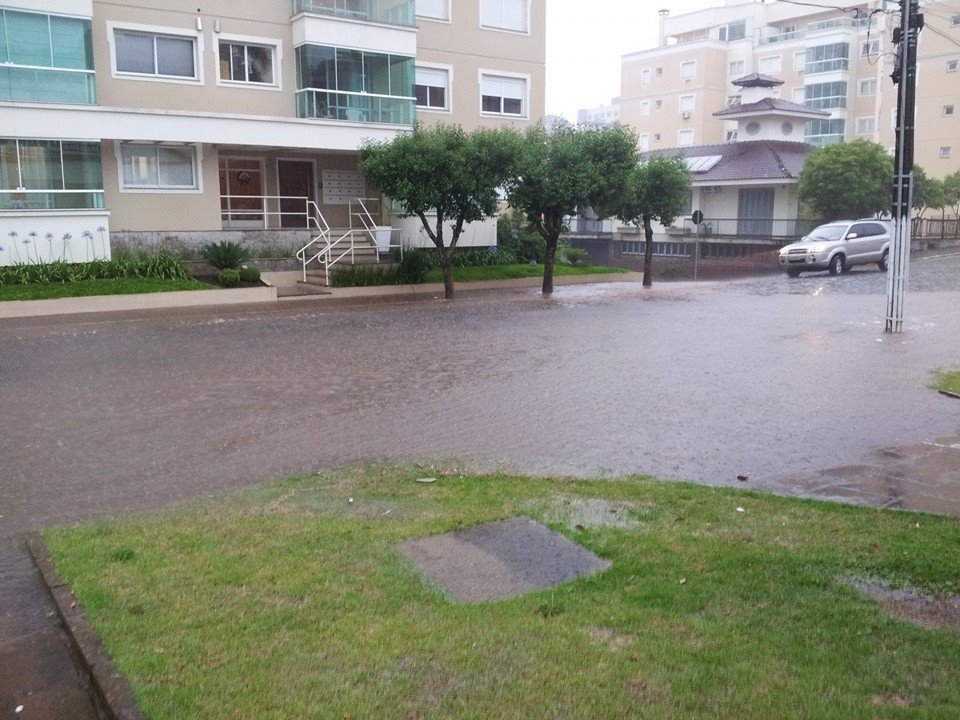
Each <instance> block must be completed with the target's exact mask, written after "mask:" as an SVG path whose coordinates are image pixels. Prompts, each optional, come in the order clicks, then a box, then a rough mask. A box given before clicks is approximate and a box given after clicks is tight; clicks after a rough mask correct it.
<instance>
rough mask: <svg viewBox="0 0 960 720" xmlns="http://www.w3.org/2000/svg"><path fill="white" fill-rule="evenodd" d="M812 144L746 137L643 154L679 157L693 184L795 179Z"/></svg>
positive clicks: (811, 149) (811, 148)
mask: <svg viewBox="0 0 960 720" xmlns="http://www.w3.org/2000/svg"><path fill="white" fill-rule="evenodd" d="M813 149H814V148H813V146H812V145H809V144H807V143H802V142H789V141H785V140H747V141H741V142H732V143H722V144H720V145H695V146H690V147H679V148H668V149H664V150H655V151H652V152H649V153H646V156H647V157H650V156H652V155H663V156H666V157H682V158H683V159H684V160H685V161H686V163H687V167H688V168H689V169H690V175H691V177H690V179H691V181H692V182H693V184H694V185H711V184H716V183H736V182H742V181H756V180H784V181H790V180H794V181H795V180H796V179H797V178H798V177H799V175H800V170H802V169H803V161H804V158H806V157H807V155H809V154H810V153H811V152H812V151H813Z"/></svg>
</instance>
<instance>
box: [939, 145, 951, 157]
mask: <svg viewBox="0 0 960 720" xmlns="http://www.w3.org/2000/svg"><path fill="white" fill-rule="evenodd" d="M940 157H941V158H943V159H944V160H946V159H947V158H949V157H950V146H949V145H944V146H942V147H941V148H940Z"/></svg>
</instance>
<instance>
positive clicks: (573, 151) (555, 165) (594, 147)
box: [507, 124, 637, 295]
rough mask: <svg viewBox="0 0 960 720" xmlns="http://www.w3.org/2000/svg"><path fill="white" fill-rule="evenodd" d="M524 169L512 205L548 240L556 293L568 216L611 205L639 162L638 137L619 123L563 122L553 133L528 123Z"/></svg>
mask: <svg viewBox="0 0 960 720" xmlns="http://www.w3.org/2000/svg"><path fill="white" fill-rule="evenodd" d="M523 139H524V144H523V149H522V156H521V160H520V166H519V172H518V175H517V177H516V178H515V180H514V181H513V182H511V183H510V184H509V185H508V190H507V196H508V199H509V201H510V204H511V205H512V206H513V207H514V208H517V209H518V210H521V211H522V212H523V213H524V214H525V215H526V217H527V219H528V221H529V222H530V224H531V226H532V227H533V228H534V229H535V230H536V231H537V232H538V233H539V234H540V236H541V237H542V238H543V239H544V240H545V241H546V250H545V252H544V258H543V285H542V292H543V294H544V295H549V294H551V293H552V292H553V265H554V260H555V258H556V253H557V244H558V243H559V241H560V233H561V232H563V229H564V218H566V217H568V216H570V215H573V214H575V213H576V212H577V211H578V210H580V209H584V208H586V207H597V206H608V205H609V204H610V198H611V196H613V195H616V194H619V193H620V192H622V185H623V183H624V182H625V181H626V178H627V176H628V175H629V173H630V170H631V169H632V168H633V167H634V165H635V164H636V162H637V138H636V135H634V133H633V131H632V130H630V129H628V128H626V127H623V126H620V125H615V126H607V127H580V126H573V125H569V124H561V125H560V126H558V127H557V128H556V129H555V130H554V131H553V132H552V133H547V132H546V130H545V129H544V128H543V126H542V125H536V126H534V127H531V128H528V129H527V131H526V132H525V133H524V135H523Z"/></svg>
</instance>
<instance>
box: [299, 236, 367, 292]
mask: <svg viewBox="0 0 960 720" xmlns="http://www.w3.org/2000/svg"><path fill="white" fill-rule="evenodd" d="M348 234H351V235H352V236H353V239H352V243H351V242H350V239H349V238H347V237H345V236H347V235H348ZM330 237H331V238H334V242H336V239H338V238H344V239H343V240H341V241H340V242H339V243H337V245H335V246H334V248H333V253H332V255H333V258H334V259H335V263H334V265H333V266H331V271H332V270H333V268H336V267H337V266H344V265H378V264H382V261H381V259H380V256H379V254H378V252H377V246H376V244H375V243H374V242H373V240H372V239H371V238H370V235H369V234H368V233H367V232H365V231H364V230H362V229H361V230H358V229H357V228H352V229H351V228H331V230H330ZM318 249H319V248H318ZM344 253H346V254H344ZM341 254H344V255H343V257H339V256H340V255H341ZM337 258H339V259H337ZM305 282H306V284H308V285H315V286H316V285H319V286H323V287H326V284H327V274H326V268H325V267H324V265H322V264H320V263H312V264H311V265H310V266H308V267H307V271H306V281H305ZM301 284H302V281H301Z"/></svg>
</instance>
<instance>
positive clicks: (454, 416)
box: [0, 255, 960, 718]
mask: <svg viewBox="0 0 960 720" xmlns="http://www.w3.org/2000/svg"><path fill="white" fill-rule="evenodd" d="M910 288H911V291H910V294H909V296H908V298H907V302H906V315H907V319H906V330H905V332H904V333H902V334H899V335H888V334H885V333H884V315H885V311H886V296H885V276H884V275H883V274H881V273H879V272H877V271H876V270H874V269H858V270H856V271H854V272H852V273H850V274H849V275H847V276H844V277H839V278H833V277H828V276H826V275H825V274H821V275H809V276H804V277H801V278H800V279H798V280H793V281H791V280H787V279H786V278H785V277H783V276H771V277H763V278H755V279H749V280H739V281H733V282H725V283H699V284H692V283H675V284H668V283H658V284H656V285H655V286H654V288H652V290H644V289H642V288H641V287H639V286H638V285H636V284H626V283H615V284H609V285H591V286H582V287H561V288H559V289H558V291H557V292H556V293H555V295H554V297H553V298H552V299H548V300H545V299H543V298H541V297H540V296H539V294H538V293H537V292H536V291H532V290H523V291H498V292H493V293H477V294H473V295H467V294H463V295H461V297H460V298H459V299H458V300H456V301H454V302H452V303H450V302H445V301H442V300H434V301H430V300H427V301H417V302H397V301H390V302H383V301H381V302H379V303H375V304H371V303H366V304H360V305H357V306H355V307H343V306H336V307H334V306H330V305H324V304H323V302H322V301H316V300H308V301H294V302H285V303H280V304H276V305H270V306H256V307H252V306H247V307H239V308H238V307H234V308H222V309H203V310H188V311H176V312H169V311H168V312H156V311H154V312H145V313H125V314H112V315H109V316H108V315H100V316H93V315H88V316H72V317H53V318H33V319H22V320H7V321H0V393H2V394H0V397H2V398H3V406H4V418H5V423H4V425H5V427H4V432H3V433H2V435H0V451H2V458H3V465H2V474H0V576H2V580H3V587H4V590H3V591H0V601H3V602H4V604H5V606H7V607H10V608H13V610H9V611H7V612H5V614H4V615H0V675H6V669H5V668H3V667H2V665H3V663H4V659H5V658H6V659H7V661H10V659H11V658H14V657H15V655H16V651H17V648H23V647H24V646H25V645H24V644H25V643H26V644H27V645H30V644H31V643H34V642H43V643H46V645H47V646H49V647H54V646H55V645H56V643H57V642H59V639H58V637H57V634H56V631H55V629H52V628H49V627H46V626H44V623H43V622H41V621H40V620H39V619H38V617H42V616H43V614H44V613H45V610H44V609H43V608H42V607H41V605H42V603H40V600H39V599H37V603H39V604H37V603H33V604H32V605H31V603H30V602H24V601H23V600H22V598H23V597H28V598H29V597H30V595H29V593H30V592H32V591H31V590H29V587H32V586H31V585H30V582H31V576H30V573H31V572H32V570H31V569H30V568H29V567H28V566H27V565H24V564H23V563H24V558H23V556H22V548H21V547H20V546H19V545H18V543H17V541H16V540H15V537H16V536H17V535H18V534H19V533H21V532H23V531H27V530H30V529H34V528H37V527H41V526H44V525H48V524H51V523H60V522H68V521H74V520H81V519H86V518H91V517H94V516H98V515H104V514H116V513H126V512H130V511H135V510H138V509H142V508H150V507H157V506H161V505H165V504H169V503H173V502H179V501H188V500H190V499H192V498H197V497H200V496H204V495H208V494H211V493H216V492H219V491H221V490H225V489H229V488H235V487H239V486H243V485H247V484H250V483H254V482H258V481H261V480H269V479H274V478H278V477H282V476H287V475H293V474H299V473H305V472H311V471H315V470H317V469H320V468H330V467H335V466H341V465H345V464H350V463H356V462H362V461H370V460H378V459H397V460H400V461H404V462H443V463H456V464H458V465H459V466H470V467H472V468H476V469H478V470H492V469H503V470H508V471H518V472H524V473H569V474H576V475H585V476H610V475H619V474H624V473H645V474H654V475H660V476H663V477H667V478H675V479H685V480H693V481H696V482H702V483H709V484H729V485H735V484H738V483H737V480H736V478H737V476H738V475H749V482H748V485H747V486H748V487H751V488H754V489H766V490H771V491H774V492H780V493H787V494H795V495H801V496H810V497H821V498H828V499H841V500H847V501H852V502H859V503H867V504H871V505H876V506H893V507H907V508H914V509H922V510H931V511H937V512H949V513H954V512H960V492H958V491H960V401H958V400H955V399H952V398H947V397H945V396H943V395H938V394H936V393H934V392H931V391H930V390H928V389H927V388H926V387H925V385H926V384H927V383H928V382H929V380H930V375H929V373H930V371H932V370H934V369H936V368H957V367H960V255H953V256H948V257H942V258H925V259H922V260H915V261H914V262H912V263H911V279H910ZM18 583H24V584H23V586H22V587H23V588H27V589H26V590H19V589H18V588H20V587H21V586H20V585H18ZM4 593H5V594H4ZM14 597H20V598H21V600H20V601H19V602H14V601H13V600H12V598H14ZM7 603H11V604H10V605H7ZM26 605H30V607H33V605H36V608H35V609H34V610H33V612H34V615H33V619H32V620H29V621H28V624H29V623H34V624H35V625H36V627H27V628H24V627H23V622H21V620H18V615H17V612H18V611H17V609H16V608H17V607H19V608H20V612H25V611H26V610H27V609H29V608H27V607H26ZM48 624H49V623H48ZM51 652H52V650H51ZM6 676H7V677H9V675H6ZM41 679H42V678H41ZM8 682H10V681H9V680H8ZM63 682H64V683H66V685H64V687H67V686H69V685H70V682H71V680H70V679H69V678H65V679H64V680H63ZM74 684H76V683H74ZM2 685H3V684H2V682H0V695H2V697H3V702H4V707H3V708H2V709H0V713H2V714H0V717H2V718H6V717H13V715H11V714H10V712H11V710H9V709H8V707H7V705H8V704H10V702H11V701H10V700H9V699H8V698H10V697H12V696H11V695H9V692H12V689H11V688H8V687H3V686H2ZM65 692H67V694H69V691H65ZM41 716H43V715H42V714H40V715H36V714H35V715H33V716H32V717H41ZM56 716H58V715H57V714H51V715H47V717H56ZM59 716H61V717H68V716H70V715H63V714H62V713H61V714H60V715H59ZM85 716H86V715H83V714H78V715H73V717H85ZM17 717H22V718H26V717H29V716H28V715H23V714H19V715H17Z"/></svg>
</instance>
